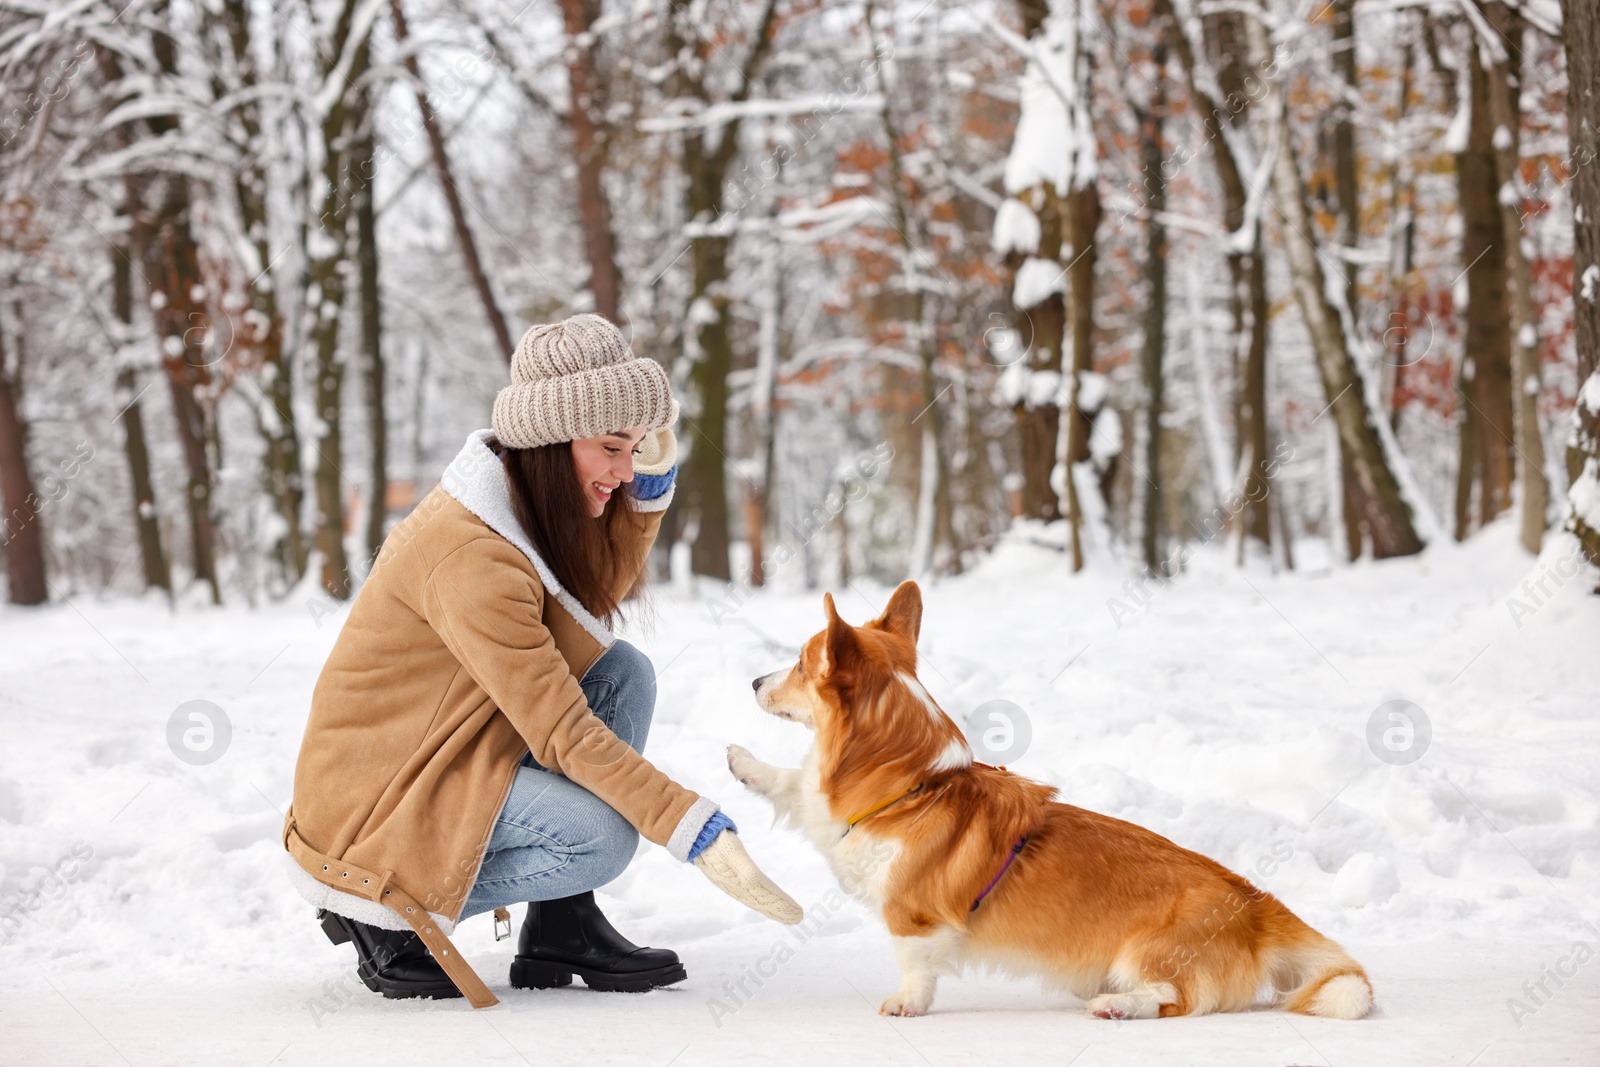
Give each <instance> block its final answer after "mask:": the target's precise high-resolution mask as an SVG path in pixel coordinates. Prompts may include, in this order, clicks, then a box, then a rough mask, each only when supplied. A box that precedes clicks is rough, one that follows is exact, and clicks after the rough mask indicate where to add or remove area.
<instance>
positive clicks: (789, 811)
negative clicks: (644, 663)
mask: <svg viewBox="0 0 1600 1067" xmlns="http://www.w3.org/2000/svg"><path fill="white" fill-rule="evenodd" d="M823 606H824V608H825V609H826V611H827V616H828V626H827V629H825V630H823V631H822V632H821V633H818V634H816V635H814V636H813V637H812V638H811V639H810V640H808V641H807V642H806V643H805V646H804V647H803V648H802V649H801V652H800V659H799V661H798V662H797V663H795V665H794V666H792V667H786V668H784V669H783V670H780V671H774V672H773V673H771V674H767V675H763V676H762V677H760V678H757V679H756V680H755V683H754V685H755V694H756V702H757V703H758V704H760V705H761V707H762V708H763V709H765V710H766V711H768V712H770V713H771V714H773V715H775V716H777V717H779V718H781V719H789V720H791V721H794V722H798V723H802V724H804V725H805V726H807V727H809V728H810V729H811V730H812V731H813V733H814V734H815V737H814V743H813V745H812V747H811V751H810V753H809V754H808V755H807V756H806V759H805V763H804V765H803V766H802V767H800V768H798V769H786V768H781V767H774V766H772V765H770V764H767V763H763V762H762V761H761V760H759V759H757V758H756V757H754V756H753V755H751V754H750V752H749V751H748V750H746V749H744V748H741V747H740V746H738V745H730V746H729V748H728V768H729V770H731V771H732V772H733V775H734V777H735V778H737V779H738V780H739V781H740V782H742V783H743V784H744V785H745V786H747V787H748V788H750V789H751V790H753V791H755V792H757V793H760V794H761V795H762V796H764V797H766V798H767V799H768V800H770V801H771V802H772V804H773V806H774V808H776V810H777V814H778V816H779V818H780V819H781V820H782V821H784V822H786V823H788V824H789V825H791V826H794V827H796V828H797V829H799V830H801V831H802V832H803V833H804V834H805V836H806V837H807V838H809V839H810V840H811V842H812V843H813V844H814V845H816V846H817V848H818V849H820V850H821V851H822V854H823V856H825V857H826V858H827V860H828V863H829V865H830V866H831V867H832V868H833V871H834V874H835V875H836V876H838V878H839V880H840V883H841V885H842V887H843V888H844V889H845V891H846V892H850V893H854V894H855V895H856V896H857V897H858V898H859V899H861V900H863V901H865V902H867V903H869V904H870V905H872V906H873V907H875V908H877V909H878V911H879V912H880V913H881V914H882V916H883V920H884V922H885V923H886V924H887V925H888V927H889V933H890V934H891V935H892V937H893V940H894V946H895V955H896V957H897V959H898V961H899V964H900V974H901V984H900V989H899V991H898V992H896V993H895V994H894V995H893V996H891V997H889V998H888V999H887V1000H885V1001H884V1002H883V1004H882V1005H881V1006H880V1007H879V1009H878V1010H879V1011H880V1012H882V1013H883V1014H886V1015H922V1014H924V1013H925V1012H927V1010H928V1007H929V1005H930V1004H932V1003H933V993H934V986H935V984H936V983H937V981H938V977H939V975H941V974H955V973H959V972H960V970H961V969H962V968H963V967H964V966H965V965H968V964H974V965H978V966H987V967H993V968H996V969H999V970H1001V971H1003V972H1006V973H1010V974H1014V975H1034V976H1039V977H1042V978H1043V979H1045V980H1046V982H1047V983H1051V984H1053V985H1056V986H1060V987H1064V988H1065V989H1067V990H1070V991H1071V992H1073V993H1074V994H1076V995H1077V996H1078V997H1080V998H1082V999H1083V1000H1085V1001H1087V1002H1088V1009H1089V1011H1090V1013H1091V1014H1093V1015H1096V1016H1099V1017H1100V1018H1102V1019H1144V1018H1154V1017H1157V1016H1161V1017H1165V1016H1170V1015H1199V1014H1204V1013H1206V1012H1213V1011H1238V1010H1241V1009H1244V1008H1248V1007H1250V1006H1251V1005H1252V1004H1254V1003H1256V1001H1257V1000H1258V998H1259V997H1260V996H1261V995H1262V994H1264V993H1272V992H1273V991H1275V995H1276V996H1277V998H1278V1002H1279V1006H1281V1007H1283V1008H1284V1009H1286V1010H1288V1011H1294V1012H1301V1013H1304V1014H1307V1015H1321V1016H1328V1017H1331V1018H1336V1019H1357V1018H1360V1017H1361V1016H1363V1015H1365V1014H1367V1012H1368V1010H1369V1009H1370V1008H1371V1006H1372V985H1371V983H1370V982H1369V981H1368V980H1367V975H1366V972H1365V971H1363V970H1362V968H1361V965H1360V964H1359V963H1357V962H1356V961H1355V960H1353V959H1351V958H1350V956H1349V955H1347V954H1346V953H1345V951H1344V950H1343V949H1342V948H1340V947H1339V946H1338V945H1337V944H1335V943H1334V942H1333V941H1330V940H1329V939H1328V938H1326V937H1323V936H1322V935H1321V934H1319V933H1317V932H1316V931H1315V930H1313V929H1311V928H1310V927H1309V926H1307V925H1306V924H1305V923H1303V922H1301V921H1300V920H1299V919H1298V918H1296V917H1295V915H1294V914H1293V913H1292V912H1290V911H1289V909H1288V908H1286V907H1284V905H1283V904H1282V903H1281V902H1279V900H1278V899H1277V898H1276V897H1274V896H1273V895H1272V894H1270V893H1267V892H1265V891H1263V890H1261V889H1258V888H1257V887H1256V886H1254V885H1252V884H1251V883H1250V882H1249V881H1247V880H1246V879H1244V878H1242V877H1240V876H1239V875H1237V874H1234V873H1233V872H1232V871H1230V870H1228V869H1227V868H1225V867H1223V866H1222V865H1221V864H1219V863H1216V862H1215V861H1213V860H1210V859H1207V858H1206V857H1205V856H1202V855H1200V854H1198V853H1195V852H1190V851H1189V850H1187V849H1184V848H1180V847H1178V846H1177V845H1175V844H1173V843H1172V842H1170V841H1168V840H1167V839H1166V838H1164V837H1162V836H1160V835H1159V834H1156V833H1153V832H1152V831H1150V830H1146V829H1144V828H1143V827H1139V826H1135V825H1134V824H1132V823H1128V822H1123V821H1122V820H1121V819H1113V818H1110V817H1109V816H1106V815H1099V814H1096V813H1095V812H1092V811H1085V810H1084V809H1083V808H1075V807H1072V806H1071V805H1069V804H1062V803H1059V802H1057V801H1056V800H1054V799H1053V797H1054V794H1055V790H1054V789H1053V788H1052V787H1050V786H1047V785H1042V784H1040V783H1038V782H1033V781H1029V780H1028V779H1026V778H1023V777H1020V776H1019V775H1016V774H1011V773H1009V772H1007V771H1006V770H1005V769H1003V768H999V767H991V766H989V765H987V764H984V763H978V762H974V760H973V758H972V751H971V749H970V748H969V746H968V745H967V742H966V740H965V738H964V737H963V736H962V732H961V729H960V727H958V726H957V725H956V724H955V723H954V722H953V721H952V720H951V719H950V717H949V716H948V715H946V714H945V713H944V712H943V711H941V710H940V708H939V705H938V704H936V703H935V702H934V700H933V698H932V697H931V696H929V695H928V691H927V690H926V689H924V688H923V686H922V684H921V683H920V682H918V681H917V675H916V666H917V651H916V644H917V633H918V631H919V629H920V628H921V624H922V594H921V591H920V590H919V589H918V588H917V585H916V583H915V582H904V583H902V584H901V585H900V587H899V588H898V589H896V590H895V592H894V596H893V597H892V598H891V599H890V601H889V605H888V607H887V608H886V609H885V610H884V612H883V615H882V616H881V617H879V618H877V619H874V620H873V621H871V622H869V623H867V624H866V625H865V626H860V627H857V626H851V625H850V624H849V623H846V622H844V621H843V620H842V619H840V618H839V614H838V612H837V611H836V610H835V609H834V604H833V597H832V596H831V595H827V594H825V595H824V596H823Z"/></svg>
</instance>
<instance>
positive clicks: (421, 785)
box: [284, 315, 800, 1007]
mask: <svg viewBox="0 0 1600 1067" xmlns="http://www.w3.org/2000/svg"><path fill="white" fill-rule="evenodd" d="M511 377H512V383H511V385H510V386H508V387H507V388H505V389H503V390H502V391H501V392H500V394H499V395H498V396H497V397H496V398H495V404H494V416H493V429H492V431H491V430H479V431H478V432H476V433H474V434H473V435H472V436H471V437H470V438H469V439H468V440H467V443H466V446H465V447H464V448H463V449H462V450H461V453H460V455H458V456H457V457H456V458H455V460H454V461H453V462H452V463H451V464H450V466H449V468H448V469H447V470H446V471H445V473H444V476H443V478H442V479H441V481H440V484H439V486H438V487H437V488H435V489H434V490H433V491H432V492H431V493H429V494H428V496H427V497H426V498H424V500H423V501H422V502H421V503H420V504H419V505H418V506H417V508H416V510H415V511H414V512H413V513H412V514H411V515H410V516H408V517H407V518H406V519H405V520H404V521H403V522H401V523H400V524H399V525H397V526H396V527H395V528H394V530H393V531H391V533H390V534H389V536H388V538H387V539H386V540H385V542H384V545H383V550H382V551H381V552H380V553H379V556H378V559H377V561H376V563H375V564H374V566H373V569H372V573H371V574H370V575H369V576H368V578H367V581H366V583H365V585H364V586H363V587H362V590H361V593H360V595H359V596H357V597H356V600H355V604H354V605H353V606H352V607H351V609H350V616H349V618H348V619H347V620H346V622H345V625H344V629H343V630H342V632H341V633H340V635H339V638H338V640H337V642H336V643H335V644H334V647H333V651H332V652H331V653H330V655H329V657H328V661H327V664H326V665H325V666H324V667H323V670H322V674H321V676H320V677H319V678H318V679H317V685H316V688H315V690H314V692H313V694H312V707H311V715H310V719H309V721H308V722H307V724H306V733H305V738H304V740H303V742H302V744H301V748H300V758H299V762H298V764H297V765H296V768H295V784H294V802H293V805H292V806H291V808H290V810H289V812H288V815H287V817H286V818H285V820H284V844H285V847H286V848H287V849H288V850H289V852H290V854H291V855H292V856H293V858H294V860H295V865H294V867H293V868H292V870H293V873H294V875H295V880H296V884H297V886H298V887H299V888H300V890H301V892H302V893H303V894H305V896H306V897H307V899H308V900H310V901H311V902H312V903H314V904H316V905H317V907H318V908H319V911H318V916H319V917H320V918H321V919H322V923H323V929H324V930H325V931H326V932H327V934H328V936H329V937H330V938H331V939H332V940H333V941H334V943H335V944H342V943H344V942H345V941H353V942H354V943H355V946H356V952H357V956H358V961H359V967H358V971H357V973H358V974H359V975H360V977H361V978H362V980H363V982H365V983H366V985H367V986H368V988H370V989H373V990H374V991H377V992H381V993H382V994H383V995H384V996H386V997H411V996H427V997H448V996H460V995H462V994H465V995H466V996H467V997H468V998H469V999H470V1000H471V1001H472V1003H473V1004H474V1006H477V1007H483V1006H486V1005H488V1004H493V1003H495V998H494V996H493V995H492V994H491V993H489V991H488V989H487V988H486V987H485V986H484V984H483V983H482V981H481V980H480V979H479V978H478V977H477V975H476V974H474V973H473V971H472V969H471V968H470V967H468V966H467V965H466V964H465V962H464V961H462V960H461V958H460V956H459V955H458V954H457V953H456V952H455V950H454V948H453V947H452V946H451V944H450V942H449V940H448V939H447V937H446V935H447V934H448V933H449V932H450V931H451V930H453V928H454V926H455V924H456V923H457V922H459V921H460V920H461V919H463V918H465V917H467V916H469V915H475V914H479V913H482V912H486V911H490V910H494V911H495V912H496V918H497V919H503V920H504V921H506V922H507V924H508V925H509V913H506V912H504V911H503V909H504V907H505V906H506V905H508V904H510V903H513V902H515V901H527V902H529V903H528V911H527V915H526V917H525V919H524V921H523V925H522V930H521V933H520V936H519V938H518V942H517V956H516V960H515V962H514V963H513V964H512V967H511V984H512V985H513V986H518V987H541V986H549V985H565V984H567V983H568V982H570V981H571V976H572V975H573V974H577V975H579V976H581V977H582V978H583V979H584V982H585V984H587V985H588V986H589V987H590V988H594V989H621V990H643V989H650V988H653V987H655V986H659V985H666V984H670V983H672V982H676V981H680V980H682V979H683V978H684V977H685V974H684V970H683V967H682V965H681V964H680V963H679V961H678V958H677V956H676V954H674V953H672V952H670V951H668V950H665V949H651V948H639V947H637V946H635V945H633V944H632V943H631V942H629V941H627V940H626V939H625V938H623V937H622V935H620V934H618V933H617V932H616V931H615V930H614V929H613V928H612V927H611V925H610V924H609V923H608V922H607V921H606V919H605V916H604V915H602V914H601V913H600V911H599V910H598V908H597V907H596V906H595V903H594V896H593V890H594V889H595V888H596V887H597V886H600V885H603V884H605V883H606V882H609V881H610V880H612V879H613V878H615V877H616V876H617V875H618V874H620V873H621V871H622V869H623V868H624V867H625V866H627V863H628V861H629V860H630V859H631V858H632V856H633V853H634V850H635V847H636V845H637V843H638V837H639V835H640V834H642V835H643V836H644V837H645V838H647V839H648V840H650V841H652V842H654V843H655V844H658V845H665V846H666V847H667V849H668V851H670V852H671V853H672V854H673V855H674V856H675V857H677V858H678V859H680V860H687V861H691V862H693V863H695V865H696V866H697V867H699V868H700V869H701V870H702V871H703V872H704V873H705V874H706V875H707V876H708V877H710V878H711V880H712V881H713V882H714V883H715V884H716V885H717V886H718V887H719V888H721V889H722V890H724V891H725V892H727V893H728V894H729V895H730V896H733V897H734V898H735V899H737V900H740V901H741V902H743V903H745V904H748V905H749V906H751V907H753V908H755V909H757V910H758V911H761V912H763V913H764V914H766V915H768V916H770V917H772V918H776V919H779V920H780V921H784V922H791V923H792V922H798V921H799V918H800V909H799V907H798V906H797V905H796V904H795V903H794V901H793V900H791V899H790V898H789V897H788V896H787V895H786V894H785V893H784V892H783V891H782V890H781V889H779V888H778V887H777V886H776V885H774V884H772V882H771V881H770V880H768V879H767V878H766V876H765V875H763V874H762V873H761V872H760V871H759V870H757V869H756V867H755V865H754V864H753V863H752V862H751V861H750V859H749V857H748V855H747V854H746V853H745V852H744V848H743V846H742V845H741V844H740V843H739V840H738V838H737V837H736V836H734V834H735V827H734V826H733V823H732V822H731V821H730V820H729V819H728V818H727V816H725V815H723V814H722V813H721V811H719V810H718V808H717V805H716V804H715V803H714V802H713V801H711V800H708V799H706V798H704V797H701V796H698V795H696V794H695V793H693V792H691V791H690V790H688V789H685V788H684V787H683V786H681V785H679V784H677V783H676V782H674V781H673V780H672V779H671V778H669V777H667V775H665V774H664V773H662V772H661V771H660V770H658V769H657V768H656V767H654V766H652V765H651V764H650V762H649V761H648V760H646V759H645V758H644V756H643V755H641V754H640V752H641V750H642V749H643V747H644V743H645V738H646V735H647V734H648V732H649V727H650V717H651V712H652V710H653V707H654V701H655V682H654V671H653V670H652V668H651V666H650V662H649V660H648V659H647V658H646V657H645V656H644V655H643V654H642V653H641V652H639V651H638V650H637V649H635V648H634V647H633V646H632V645H630V644H628V643H627V642H626V641H621V640H618V639H616V638H615V637H614V636H613V635H612V633H611V630H610V626H609V624H610V622H611V621H612V620H613V619H614V618H616V617H617V616H618V605H619V604H620V603H621V602H622V600H623V599H625V597H626V595H627V593H628V592H629V591H630V589H631V587H633V586H634V585H635V584H636V583H637V582H638V581H639V580H640V579H641V576H642V572H643V569H644V565H645V562H646V558H647V556H648V554H649V551H650V546H651V545H652V544H653V543H654V541H655V537H656V532H657V529H658V528H659V527H660V524H661V516H662V512H663V510H664V509H665V508H666V507H667V505H668V503H670V502H671V500H672V493H673V485H674V480H675V473H676V466H675V461H676V455H677V444H676V439H675V438H674V436H673V432H672V423H673V421H674V420H675V419H676V417H677V404H676V402H675V401H674V400H673V399H672V396H671V391H670V388H669V386H668V383H667V377H666V374H665V372H664V371H662V369H661V367H660V366H659V365H658V364H657V363H655V362H654V361H652V360H648V359H638V358H635V357H634V356H633V354H632V352H630V351H629V349H628V343H627V341H626V340H625V339H624V338H623V337H622V335H621V334H620V333H619V332H618V331H617V329H616V327H614V326H612V325H611V324H610V323H609V322H607V321H606V320H605V319H602V318H600V317H599V316H596V315H578V316H576V317H574V318H571V319H567V320H566V321H564V322H560V323H555V324H551V325H545V326H535V327H533V328H532V329H530V330H529V331H528V332H527V333H526V334H525V335H523V338H522V340H521V342H520V343H519V344H518V346H517V350H516V352H515V353H514V354H513V356H512V363H511Z"/></svg>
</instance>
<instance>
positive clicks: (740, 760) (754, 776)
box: [728, 745, 777, 794]
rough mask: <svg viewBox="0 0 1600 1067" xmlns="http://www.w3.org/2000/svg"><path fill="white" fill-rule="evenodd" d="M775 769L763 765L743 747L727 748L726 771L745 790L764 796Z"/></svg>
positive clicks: (731, 746)
mask: <svg viewBox="0 0 1600 1067" xmlns="http://www.w3.org/2000/svg"><path fill="white" fill-rule="evenodd" d="M776 769H777V768H775V767H773V766H772V765H771V764H768V763H763V762H762V761H761V760H758V759H756V757H755V756H754V755H753V754H752V753H751V752H750V750H749V749H747V748H745V747H744V746H743V745H729V746H728V771H729V772H730V773H731V774H732V775H733V776H734V777H735V778H737V779H738V780H739V784H740V785H742V786H744V787H745V788H746V789H751V790H754V791H755V792H757V793H762V794H765V793H766V792H767V791H768V790H769V788H770V785H771V783H770V779H771V772H772V771H774V770H776Z"/></svg>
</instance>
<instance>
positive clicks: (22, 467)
mask: <svg viewBox="0 0 1600 1067" xmlns="http://www.w3.org/2000/svg"><path fill="white" fill-rule="evenodd" d="M12 347H15V342H13V344H12V345H7V344H6V338H5V329H4V328H3V327H0V503H3V504H4V507H5V513H4V515H3V516H0V532H3V533H4V534H5V539H4V540H3V541H0V546H3V547H4V548H5V554H6V577H7V579H8V590H9V591H8V596H9V599H10V601H11V603H13V604H43V603H44V602H45V600H46V599H48V597H49V595H50V594H49V587H48V585H47V584H46V582H45V570H44V529H43V525H42V520H41V518H40V516H39V512H40V511H41V510H42V506H41V502H40V498H39V494H38V493H37V492H36V491H35V488H34V483H33V475H32V474H31V473H30V472H29V470H28V424H27V423H26V422H25V421H24V419H23V415H22V405H21V402H20V401H21V396H20V394H21V382H22V373H21V371H22V363H23V359H22V356H23V353H22V351H21V350H20V349H19V350H18V352H17V355H16V359H15V360H14V361H13V360H11V359H9V358H8V356H7V350H8V348H12Z"/></svg>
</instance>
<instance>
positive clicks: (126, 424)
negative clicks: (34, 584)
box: [111, 178, 172, 597]
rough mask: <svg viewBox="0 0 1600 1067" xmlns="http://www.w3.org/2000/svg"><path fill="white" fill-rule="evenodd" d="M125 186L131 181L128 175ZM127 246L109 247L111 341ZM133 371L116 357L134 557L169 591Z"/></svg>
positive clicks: (128, 277) (126, 328) (126, 306)
mask: <svg viewBox="0 0 1600 1067" xmlns="http://www.w3.org/2000/svg"><path fill="white" fill-rule="evenodd" d="M128 184H129V185H130V187H133V186H135V185H136V183H135V181H134V179H131V178H130V179H129V182H128ZM129 195H130V200H129V202H128V204H127V205H126V207H125V209H124V215H125V216H126V217H128V218H132V217H133V216H134V215H135V214H137V212H138V206H137V204H136V202H134V201H133V200H132V199H131V197H132V195H133V194H132V192H131V191H130V194H129ZM128 253H129V249H128V248H127V246H126V245H124V244H116V245H113V246H112V249H111V310H112V314H114V315H115V316H116V321H117V323H118V325H119V326H120V327H121V329H120V331H119V333H118V336H117V338H116V343H117V344H118V345H119V346H120V345H122V344H124V343H126V340H127V338H129V337H130V336H132V334H133V263H132V261H131V260H130V258H129V254H128ZM138 385H139V375H138V373H137V372H136V371H135V370H134V369H133V367H131V366H127V365H126V364H124V363H122V362H121V359H120V357H119V358H118V366H117V389H116V398H117V399H116V402H117V404H118V405H119V406H120V408H121V413H120V414H119V415H118V416H117V417H118V418H119V419H120V420H121V422H122V435H123V436H122V445H123V453H124V455H125V456H126V457H127V460H128V477H129V480H130V481H131V482H132V483H133V523H134V529H136V530H138V531H139V559H140V561H141V562H142V563H143V565H144V585H145V588H146V589H163V590H165V591H166V593H167V595H168V596H169V597H170V596H171V595H172V572H171V571H170V570H169V569H168V567H167V556H166V552H165V551H164V550H163V549H162V546H161V517H160V515H159V513H158V512H157V511H156V493H155V485H154V483H153V481H152V479H151V477H150V447H149V445H148V444H147V442H146V439H145V432H144V414H143V409H142V408H141V407H140V406H139V397H140V395H141V392H140V390H139V389H138Z"/></svg>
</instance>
